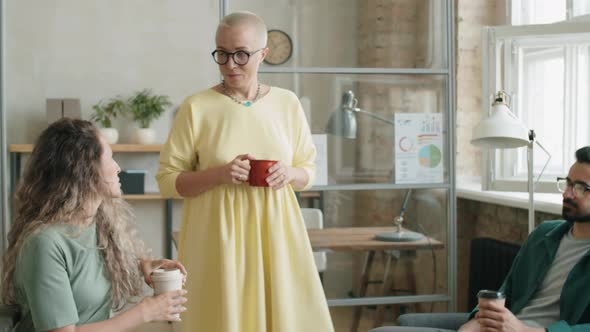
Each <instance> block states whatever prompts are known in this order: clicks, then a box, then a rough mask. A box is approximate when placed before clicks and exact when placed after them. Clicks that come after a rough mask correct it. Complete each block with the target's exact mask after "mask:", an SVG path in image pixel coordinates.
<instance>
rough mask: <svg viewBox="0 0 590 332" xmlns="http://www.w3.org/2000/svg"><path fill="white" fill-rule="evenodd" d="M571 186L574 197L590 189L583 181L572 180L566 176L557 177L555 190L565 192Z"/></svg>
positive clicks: (580, 195)
mask: <svg viewBox="0 0 590 332" xmlns="http://www.w3.org/2000/svg"><path fill="white" fill-rule="evenodd" d="M568 187H569V188H572V192H573V193H574V196H576V197H582V196H583V195H584V193H585V192H587V191H590V186H589V185H587V184H586V183H583V182H572V181H571V180H570V179H568V178H557V190H559V191H560V192H562V193H563V192H565V191H566V190H567V188H568Z"/></svg>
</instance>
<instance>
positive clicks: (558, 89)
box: [518, 47, 565, 174]
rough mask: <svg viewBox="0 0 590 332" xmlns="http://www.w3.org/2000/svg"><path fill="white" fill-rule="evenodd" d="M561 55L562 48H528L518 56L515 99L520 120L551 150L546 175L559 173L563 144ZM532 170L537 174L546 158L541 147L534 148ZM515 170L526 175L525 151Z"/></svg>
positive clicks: (562, 61)
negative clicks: (517, 97)
mask: <svg viewBox="0 0 590 332" xmlns="http://www.w3.org/2000/svg"><path fill="white" fill-rule="evenodd" d="M564 61H565V58H564V49H563V48H562V47H554V48H528V49H524V50H523V55H522V67H521V68H522V80H521V82H519V87H520V88H519V90H520V91H521V95H522V97H521V100H520V102H519V106H520V114H521V118H522V119H526V123H527V124H528V125H529V127H530V128H532V129H534V130H535V133H536V135H537V140H539V142H540V143H541V144H542V145H543V146H545V147H546V149H547V150H548V151H553V153H551V154H552V157H551V161H550V163H549V165H548V166H547V169H546V170H545V172H546V173H548V174H559V173H561V172H562V166H563V156H562V155H561V154H560V153H559V151H561V150H562V149H563V146H564V111H565V103H564V84H565V80H564V77H565V67H564V64H565V62H564ZM534 152H535V155H534V167H533V168H534V172H535V173H536V174H538V173H539V172H540V171H541V169H542V168H543V165H544V164H545V162H546V161H547V155H546V153H544V152H543V151H542V150H541V149H538V148H537V147H535V149H534ZM519 159H520V160H519V170H518V173H520V174H526V172H527V169H526V167H527V164H526V152H524V153H522V154H521V158H519Z"/></svg>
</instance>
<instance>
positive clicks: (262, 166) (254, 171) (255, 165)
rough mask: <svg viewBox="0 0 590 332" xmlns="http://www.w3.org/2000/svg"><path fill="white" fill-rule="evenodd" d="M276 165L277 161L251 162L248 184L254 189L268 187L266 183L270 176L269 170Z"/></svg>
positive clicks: (258, 160)
mask: <svg viewBox="0 0 590 332" xmlns="http://www.w3.org/2000/svg"><path fill="white" fill-rule="evenodd" d="M276 163H277V161H276V160H260V159H256V160H250V176H249V177H248V183H249V184H250V185H251V186H254V187H268V183H267V182H266V177H267V176H268V175H269V173H268V169H269V168H270V167H271V166H272V165H274V164H276Z"/></svg>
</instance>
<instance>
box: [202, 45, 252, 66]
mask: <svg viewBox="0 0 590 332" xmlns="http://www.w3.org/2000/svg"><path fill="white" fill-rule="evenodd" d="M261 50H262V48H260V49H257V50H256V51H254V52H248V51H242V50H240V51H235V52H226V51H222V50H215V51H213V52H212V53H211V55H212V56H213V60H214V61H215V62H216V63H217V64H218V65H225V64H226V63H227V62H228V61H229V57H230V56H231V58H232V60H234V63H235V64H236V65H238V66H243V65H245V64H247V63H248V60H250V57H251V56H252V55H253V54H256V53H257V52H260V51H261Z"/></svg>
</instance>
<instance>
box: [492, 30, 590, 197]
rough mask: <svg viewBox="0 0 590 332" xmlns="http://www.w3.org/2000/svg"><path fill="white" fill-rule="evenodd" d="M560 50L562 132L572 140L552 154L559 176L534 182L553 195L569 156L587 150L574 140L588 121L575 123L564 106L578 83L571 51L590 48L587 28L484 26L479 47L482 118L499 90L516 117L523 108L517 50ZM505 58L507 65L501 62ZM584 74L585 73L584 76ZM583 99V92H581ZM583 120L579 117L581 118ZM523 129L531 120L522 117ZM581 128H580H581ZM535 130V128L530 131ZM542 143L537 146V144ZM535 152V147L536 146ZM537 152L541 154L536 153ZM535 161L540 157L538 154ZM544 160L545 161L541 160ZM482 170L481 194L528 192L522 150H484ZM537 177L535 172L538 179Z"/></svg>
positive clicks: (574, 116)
mask: <svg viewBox="0 0 590 332" xmlns="http://www.w3.org/2000/svg"><path fill="white" fill-rule="evenodd" d="M556 43H557V44H559V45H562V44H563V45H564V47H565V50H566V51H565V59H566V62H568V61H569V63H566V65H565V72H566V77H565V82H564V89H565V92H566V96H565V103H564V104H565V105H564V111H565V112H564V116H565V119H564V128H563V130H564V132H565V133H571V134H573V135H569V136H568V135H564V144H565V146H564V149H563V150H562V151H558V152H555V151H554V152H551V153H552V154H555V153H563V156H562V158H563V165H562V168H563V169H564V170H562V172H560V173H561V174H555V173H544V176H543V177H542V178H541V179H540V181H539V182H538V183H537V186H536V189H535V191H537V192H553V193H555V192H557V189H556V186H555V177H556V176H563V175H564V174H563V173H564V172H565V174H567V169H568V168H569V165H571V164H572V163H573V161H574V156H573V151H575V148H576V147H579V146H581V145H588V142H587V141H581V140H580V139H578V137H580V134H579V133H577V131H579V130H588V129H587V128H588V123H587V121H588V117H587V116H585V119H582V118H577V116H578V114H576V113H579V112H576V105H575V103H574V102H570V101H568V97H569V98H570V100H571V98H573V97H574V96H575V92H572V89H575V82H576V81H577V76H576V72H575V71H574V70H572V66H573V65H575V64H572V61H571V60H572V58H575V57H573V56H572V54H573V53H572V52H577V48H578V47H579V45H588V44H590V25H589V24H588V23H573V22H568V23H554V24H543V25H523V26H498V27H485V28H484V30H483V43H482V44H483V48H482V54H483V58H482V61H483V63H482V68H483V82H482V89H483V90H482V91H483V96H484V98H482V109H483V110H484V112H485V114H486V116H487V115H489V114H490V111H491V102H492V96H493V95H494V93H495V92H497V91H499V90H504V91H507V92H508V93H509V94H510V95H511V96H512V103H511V109H512V111H513V112H514V113H515V114H516V115H517V116H518V117H521V112H519V110H520V109H522V104H521V102H522V101H521V100H519V96H520V95H521V91H519V89H521V88H522V87H520V86H518V85H519V84H518V82H520V80H519V75H522V68H519V64H520V63H521V62H520V61H519V56H521V53H520V52H519V48H521V49H522V48H523V47H526V46H531V47H532V46H552V45H557V44H556ZM502 59H505V60H507V61H502ZM586 75H588V73H586ZM584 94H585V95H588V94H587V92H584ZM582 116H584V115H582ZM521 120H522V121H523V122H524V123H525V124H528V123H530V120H531V119H530V118H521ZM576 120H580V121H586V123H587V125H586V126H579V125H578V126H576V125H574V124H576ZM583 128H585V129H583ZM533 129H534V128H533ZM539 142H540V143H541V144H542V143H543V142H542V141H539ZM535 149H537V147H536V146H535ZM538 150H540V149H538ZM538 156H540V155H538ZM545 158H546V157H545ZM482 163H483V171H482V189H483V190H498V191H527V190H528V189H527V177H526V175H527V173H526V148H519V149H504V150H499V149H497V150H489V151H484V153H483V158H482ZM538 175H539V174H537V173H535V174H534V177H535V179H536V178H537V176H538Z"/></svg>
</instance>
